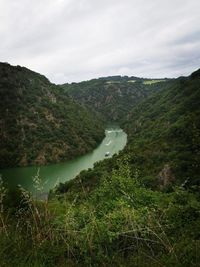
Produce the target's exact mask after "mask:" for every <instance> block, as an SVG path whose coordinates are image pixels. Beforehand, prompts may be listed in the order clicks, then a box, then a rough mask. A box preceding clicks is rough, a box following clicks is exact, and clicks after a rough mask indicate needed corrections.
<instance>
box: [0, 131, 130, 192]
mask: <svg viewBox="0 0 200 267" xmlns="http://www.w3.org/2000/svg"><path fill="white" fill-rule="evenodd" d="M126 142H127V135H126V133H125V132H124V131H123V130H122V129H120V128H117V127H115V128H107V129H106V130H105V138H104V139H103V141H102V142H101V144H100V145H99V146H98V147H97V148H96V149H94V150H93V151H92V152H90V153H88V154H86V155H84V156H80V157H77V158H75V159H73V160H70V161H67V162H62V163H57V164H50V165H46V166H41V167H38V166H32V167H19V168H7V169H1V170H0V174H1V176H2V179H3V181H4V182H5V183H6V184H7V185H8V187H10V188H11V187H16V186H17V185H19V184H20V185H21V186H23V187H24V188H25V189H27V190H29V191H30V192H32V193H34V194H35V193H36V189H35V187H34V183H33V177H34V176H35V175H37V173H39V177H40V179H41V181H42V185H43V188H42V192H43V193H47V192H48V191H49V190H50V189H52V188H53V187H55V186H56V184H58V183H60V182H62V183H63V182H66V181H68V180H71V179H73V178H75V177H76V176H77V174H79V173H80V172H81V171H82V170H87V169H89V168H92V167H93V166H94V163H95V162H98V161H100V160H103V159H105V158H109V157H112V156H113V155H114V154H115V153H118V152H119V151H120V150H122V149H123V148H124V147H125V145H126ZM106 152H109V153H110V154H109V156H107V157H106V156H105V154H106Z"/></svg>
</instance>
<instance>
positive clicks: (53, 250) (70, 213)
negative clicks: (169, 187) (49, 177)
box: [0, 159, 200, 267]
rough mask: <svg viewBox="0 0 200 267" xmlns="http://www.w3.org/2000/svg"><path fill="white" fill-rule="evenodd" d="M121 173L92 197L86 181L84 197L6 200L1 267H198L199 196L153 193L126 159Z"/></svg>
mask: <svg viewBox="0 0 200 267" xmlns="http://www.w3.org/2000/svg"><path fill="white" fill-rule="evenodd" d="M116 166H117V169H118V170H113V171H112V172H111V173H109V175H108V176H105V177H104V179H102V180H101V182H100V184H99V186H98V187H96V188H95V189H94V190H93V191H92V192H90V193H89V192H88V188H87V186H85V185H84V183H81V180H79V182H80V187H81V188H82V190H81V191H79V193H76V194H74V192H73V191H70V190H69V191H68V192H66V193H65V194H55V192H54V194H53V193H52V194H53V195H54V196H52V197H51V198H50V199H49V201H48V202H39V201H35V200H34V199H32V198H31V197H30V196H29V194H28V193H27V192H25V191H24V190H23V189H19V191H18V192H15V195H14V196H13V193H12V194H11V196H9V193H5V194H4V195H5V197H4V201H3V206H2V210H1V228H0V265H1V266H2V267H3V266H6V267H7V266H45V267H46V266H52V267H53V266H180V267H182V266H188V267H189V266H198V264H199V262H200V254H199V249H200V240H199V231H200V196H199V194H198V193H194V192H191V191H188V190H186V189H185V188H184V187H174V188H173V189H174V190H173V192H170V193H162V192H156V191H152V190H150V189H147V188H145V187H144V186H143V185H142V184H140V182H139V181H140V174H139V173H138V171H137V170H135V174H134V175H131V171H130V169H129V163H128V159H125V160H124V162H121V161H120V163H119V162H118V163H117V165H116ZM2 191H3V190H2V186H1V196H2ZM57 193H58V192H57ZM13 207H15V208H13Z"/></svg>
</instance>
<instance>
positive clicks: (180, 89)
mask: <svg viewBox="0 0 200 267" xmlns="http://www.w3.org/2000/svg"><path fill="white" fill-rule="evenodd" d="M199 117H200V75H199V71H197V72H194V73H193V74H191V76H190V77H188V78H184V77H183V78H179V79H177V80H175V81H173V82H171V83H169V84H168V88H167V87H166V88H165V89H164V90H161V91H160V92H158V93H156V94H154V95H152V96H150V97H149V98H148V99H146V100H144V101H143V102H142V103H140V104H139V105H138V106H137V107H136V108H135V109H133V110H132V112H131V113H130V114H129V120H127V121H126V123H125V125H124V127H125V128H126V129H127V133H128V135H129V145H128V147H127V153H130V154H131V155H135V160H133V164H134V165H135V164H136V165H137V166H138V167H139V168H140V169H141V171H142V172H143V179H144V181H146V182H147V184H148V183H150V184H151V181H152V182H153V181H154V185H156V184H157V179H156V178H157V177H159V183H161V184H160V186H162V185H164V184H165V183H168V182H170V181H167V179H168V180H170V179H171V180H174V181H173V182H175V183H176V184H181V183H186V184H187V185H192V184H199V183H200V120H199ZM167 173H168V174H167ZM167 176H168V177H167ZM163 183H164V184H163Z"/></svg>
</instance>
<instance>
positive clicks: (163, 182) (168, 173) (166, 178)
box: [158, 164, 175, 189]
mask: <svg viewBox="0 0 200 267" xmlns="http://www.w3.org/2000/svg"><path fill="white" fill-rule="evenodd" d="M158 178H159V185H160V188H161V189H163V188H165V187H166V186H168V185H170V184H171V183H172V182H173V181H174V180H175V176H174V174H173V172H172V169H171V167H170V165H169V164H166V165H165V166H164V168H163V169H162V170H161V171H160V172H159V174H158Z"/></svg>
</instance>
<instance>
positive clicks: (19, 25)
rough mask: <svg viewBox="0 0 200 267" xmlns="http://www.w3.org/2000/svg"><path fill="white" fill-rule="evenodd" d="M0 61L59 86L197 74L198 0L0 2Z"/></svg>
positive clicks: (199, 46)
mask: <svg viewBox="0 0 200 267" xmlns="http://www.w3.org/2000/svg"><path fill="white" fill-rule="evenodd" d="M0 61H1V62H9V63H10V64H13V65H22V66H26V67H28V68H30V69H32V70H34V71H37V72H40V73H42V74H44V75H46V76H47V77H48V78H49V79H50V81H52V82H55V83H65V82H73V81H76V82H77V81H81V80H88V79H91V78H97V77H101V76H108V75H118V74H120V75H129V76H131V75H134V76H139V77H177V76H181V75H188V74H190V73H191V72H192V71H194V70H195V69H197V68H200V0H0Z"/></svg>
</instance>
